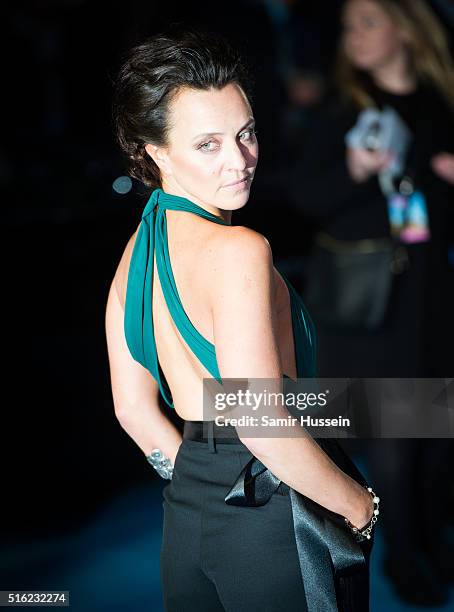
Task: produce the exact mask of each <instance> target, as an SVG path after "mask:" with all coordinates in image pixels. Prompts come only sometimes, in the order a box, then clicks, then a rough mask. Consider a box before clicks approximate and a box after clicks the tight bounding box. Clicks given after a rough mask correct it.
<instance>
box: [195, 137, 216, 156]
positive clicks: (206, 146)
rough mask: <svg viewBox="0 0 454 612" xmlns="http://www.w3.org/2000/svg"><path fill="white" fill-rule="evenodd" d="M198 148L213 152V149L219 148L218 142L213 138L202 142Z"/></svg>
mask: <svg viewBox="0 0 454 612" xmlns="http://www.w3.org/2000/svg"><path fill="white" fill-rule="evenodd" d="M198 149H200V150H201V151H205V152H208V153H211V151H215V150H216V149H217V144H216V143H215V142H214V141H213V140H209V141H208V142H202V144H201V145H199V146H198Z"/></svg>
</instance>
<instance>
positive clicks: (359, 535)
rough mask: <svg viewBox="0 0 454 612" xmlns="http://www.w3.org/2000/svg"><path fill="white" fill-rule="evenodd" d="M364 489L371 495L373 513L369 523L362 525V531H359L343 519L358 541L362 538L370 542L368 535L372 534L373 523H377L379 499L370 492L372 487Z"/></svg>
mask: <svg viewBox="0 0 454 612" xmlns="http://www.w3.org/2000/svg"><path fill="white" fill-rule="evenodd" d="M366 489H367V490H368V491H369V493H370V494H371V496H372V499H373V502H374V512H373V514H372V518H371V519H370V521H369V522H368V523H367V524H366V525H364V527H363V528H362V529H359V528H358V527H355V525H353V524H352V523H350V521H349V520H348V519H347V518H346V519H345V522H346V523H347V525H348V526H349V527H350V529H351V531H352V533H353V534H354V535H355V536H356V538H357V539H358V541H361V540H363V539H364V538H367V539H368V540H370V537H371V536H370V534H371V532H372V529H373V527H374V525H375V523H376V522H377V521H378V515H379V513H380V511H379V509H378V504H379V502H380V498H379V497H378V496H377V495H375V493H374V491H373V490H372V487H366Z"/></svg>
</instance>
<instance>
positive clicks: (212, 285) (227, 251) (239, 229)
mask: <svg viewBox="0 0 454 612" xmlns="http://www.w3.org/2000/svg"><path fill="white" fill-rule="evenodd" d="M224 230H226V231H223V232H215V233H214V234H213V236H212V240H211V243H210V244H207V245H206V247H205V249H206V256H205V257H204V261H205V262H206V266H207V270H206V277H205V278H207V279H208V287H209V293H210V294H211V298H212V300H217V299H219V297H220V296H221V297H222V296H225V295H226V294H229V293H234V294H235V295H237V296H238V295H239V293H240V292H242V291H243V289H244V288H246V287H248V286H251V285H262V286H263V287H264V288H265V287H266V286H267V285H268V284H269V283H270V282H273V281H272V278H273V269H274V267H273V254H272V251H271V246H270V243H269V241H268V239H267V238H266V237H265V236H264V235H263V234H260V233H259V232H257V231H255V230H253V229H251V228H249V227H246V226H241V225H235V226H230V227H228V228H225V227H224Z"/></svg>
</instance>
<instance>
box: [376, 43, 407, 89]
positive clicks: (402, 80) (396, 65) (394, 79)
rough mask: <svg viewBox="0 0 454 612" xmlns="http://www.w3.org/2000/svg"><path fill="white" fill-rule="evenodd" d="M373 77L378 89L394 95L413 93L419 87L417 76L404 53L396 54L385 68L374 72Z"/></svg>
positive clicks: (382, 67)
mask: <svg viewBox="0 0 454 612" xmlns="http://www.w3.org/2000/svg"><path fill="white" fill-rule="evenodd" d="M371 77H372V79H373V81H374V82H375V84H376V85H377V86H378V87H380V88H381V89H383V90H384V91H387V92H389V93H393V94H398V95H399V94H400V95H405V94H409V93H413V92H414V91H415V90H416V87H417V79H416V76H415V74H414V73H413V71H412V70H411V69H410V66H409V61H408V58H407V54H406V53H405V52H404V51H402V52H401V53H399V54H396V55H395V56H394V58H393V59H392V60H390V62H388V63H387V64H386V65H385V66H381V67H380V68H377V69H376V70H373V71H372V73H371Z"/></svg>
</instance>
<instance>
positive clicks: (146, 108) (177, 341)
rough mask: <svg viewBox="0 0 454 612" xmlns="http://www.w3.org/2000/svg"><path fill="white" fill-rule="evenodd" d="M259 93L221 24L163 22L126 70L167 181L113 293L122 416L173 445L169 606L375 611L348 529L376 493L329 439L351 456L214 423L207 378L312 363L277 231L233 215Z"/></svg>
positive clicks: (244, 179) (142, 438)
mask: <svg viewBox="0 0 454 612" xmlns="http://www.w3.org/2000/svg"><path fill="white" fill-rule="evenodd" d="M247 91H248V80H247V74H246V71H245V69H244V67H243V64H242V62H241V60H240V58H239V57H238V55H237V54H236V53H235V52H234V51H233V50H232V49H231V48H230V47H229V45H228V44H227V43H226V42H225V41H223V40H222V39H220V38H219V37H218V36H215V35H207V34H205V35H202V34H197V33H179V34H168V35H161V36H156V37H154V38H152V39H150V40H148V41H146V42H145V43H144V44H142V45H139V46H138V47H136V48H134V49H133V50H132V51H131V53H130V55H129V56H128V58H127V59H126V60H125V62H124V64H123V66H122V68H121V70H120V73H119V77H118V80H117V83H116V99H115V123H116V127H117V133H118V137H119V142H120V143H121V146H122V148H123V150H124V151H125V152H126V153H127V154H128V156H129V157H130V159H131V162H132V173H133V175H134V176H135V177H136V178H139V179H140V180H142V181H143V182H144V184H145V185H147V186H149V187H151V188H152V189H154V191H153V192H152V194H151V197H150V199H149V201H148V203H147V205H146V207H145V209H144V212H143V215H142V221H141V223H140V224H139V226H138V228H137V230H136V232H135V233H134V234H133V236H132V237H131V239H130V240H129V242H128V244H127V246H126V249H125V251H124V253H123V256H122V258H121V261H120V263H119V265H118V268H117V271H116V273H115V277H114V279H113V282H112V285H111V289H110V293H109V297H108V303H107V309H106V333H107V342H108V351H109V361H110V368H111V380H112V391H113V398H114V405H115V413H116V416H117V418H118V419H119V422H120V423H121V425H122V426H123V427H124V429H125V430H126V431H127V432H128V434H129V435H130V436H131V437H132V438H133V440H134V441H135V442H136V443H137V444H138V446H139V447H140V448H141V450H142V451H143V452H144V454H145V455H146V457H147V458H148V459H149V460H150V462H152V457H151V451H152V450H157V451H160V452H161V453H162V455H163V456H164V457H165V459H164V464H165V465H164V468H165V466H167V471H166V470H165V469H163V470H162V469H161V468H160V467H159V466H158V469H160V470H161V472H160V473H161V474H162V475H163V476H164V477H169V476H171V482H170V484H168V485H167V486H166V487H165V488H164V531H163V542H162V550H161V579H162V587H163V596H164V605H165V608H166V610H178V611H179V612H181V611H184V610H207V611H210V612H213V611H214V610H232V611H234V610H235V611H236V610H238V609H247V610H259V609H263V607H265V608H266V609H268V610H273V611H274V610H275V611H278V610H284V609H285V610H295V611H296V610H298V611H301V610H303V609H307V610H309V611H310V612H312V611H315V610H319V609H321V608H320V605H322V606H323V609H325V610H336V609H341V610H343V609H344V608H345V610H347V609H348V610H349V611H351V610H358V611H359V610H365V609H367V607H368V573H367V569H368V560H369V554H370V544H371V543H372V540H368V539H366V535H363V536H362V537H359V535H358V534H357V535H358V539H357V538H356V537H354V533H355V532H353V531H351V530H353V529H354V527H353V526H356V527H357V528H359V529H360V530H361V531H362V532H363V533H365V532H364V531H363V530H364V529H367V528H368V527H370V526H371V525H373V523H374V520H376V516H375V515H376V514H377V511H376V510H377V508H375V510H374V507H375V506H376V505H377V503H378V498H375V502H374V501H373V499H372V497H373V492H372V496H371V494H370V491H368V490H367V489H366V488H365V483H364V481H363V479H362V476H361V474H360V473H359V472H358V471H357V470H356V469H355V467H354V466H353V464H351V462H349V460H348V458H347V457H344V456H343V455H341V454H339V451H338V449H337V446H336V445H335V444H334V442H335V441H334V440H329V441H326V440H325V441H324V442H325V446H326V448H328V449H331V450H330V452H332V456H333V457H334V458H336V460H337V461H338V462H339V463H340V464H342V468H343V469H342V468H339V467H338V465H337V464H336V463H335V462H334V461H333V460H332V459H331V458H330V457H329V456H328V454H327V453H325V452H324V451H323V449H322V448H321V447H320V446H319V444H317V443H316V442H315V441H314V440H313V439H312V438H311V437H310V436H305V437H302V436H301V430H302V428H301V427H297V426H295V427H294V433H295V437H294V438H286V439H284V438H257V437H246V436H241V435H240V433H239V431H238V432H235V427H233V426H231V428H230V433H231V437H230V439H224V438H222V437H221V433H224V431H223V432H221V431H220V430H225V427H222V426H214V424H213V421H212V420H211V422H210V427H208V434H207V433H206V428H205V427H203V425H204V414H205V413H204V411H203V401H202V400H203V385H202V382H203V379H204V378H207V377H213V378H217V379H218V380H219V379H225V378H243V379H244V378H245V377H247V378H248V379H250V378H254V379H257V378H266V379H272V380H280V379H281V376H282V375H284V376H285V375H287V376H290V377H293V378H294V377H296V376H297V375H299V376H302V375H303V374H304V375H307V376H311V375H313V365H314V355H313V349H314V344H313V343H314V338H313V329H312V328H311V322H310V318H309V316H308V314H307V313H306V312H305V311H304V306H303V305H302V304H301V303H300V302H299V301H298V299H299V298H298V296H297V295H296V294H295V293H293V289H292V288H291V286H290V285H288V284H287V283H286V282H285V281H284V279H283V278H282V277H281V275H280V274H279V273H278V272H277V270H275V268H274V267H273V262H272V254H271V250H270V246H269V243H268V242H267V240H266V239H265V238H264V237H263V236H262V235H260V234H258V233H256V232H254V231H253V230H250V229H248V228H246V227H239V226H238V227H237V226H233V225H232V224H231V215H232V211H234V210H238V209H239V208H241V207H243V206H245V204H246V202H247V200H248V197H249V190H250V186H251V182H252V179H253V177H254V172H255V168H256V165H257V158H258V144H257V139H256V135H255V128H254V117H253V113H252V109H251V106H250V102H249V98H248V96H247ZM188 212H189V213H192V214H187V213H188ZM183 305H184V307H183ZM305 326H307V327H305ZM214 347H216V348H215V350H214ZM150 374H151V375H150ZM160 392H161V393H162V394H163V396H164V399H165V400H166V401H167V403H168V404H169V406H171V407H174V408H175V410H176V411H177V413H178V415H179V416H180V417H181V418H182V419H183V420H184V433H183V439H182V438H181V435H180V433H179V432H178V430H177V429H176V428H175V427H174V426H173V425H172V424H171V422H170V421H169V420H168V419H167V418H166V416H165V414H163V413H161V411H160V409H159V401H158V400H159V394H160ZM280 414H281V415H283V414H286V412H285V410H284V408H283V407H282V406H281V410H280ZM287 416H288V415H287ZM205 425H206V423H205ZM328 442H330V443H331V444H329V443H328ZM157 454H159V452H157ZM302 466H305V467H304V469H302ZM244 468H245V469H244ZM172 470H173V472H172ZM343 470H344V471H343ZM345 471H349V474H347V473H345ZM172 473H173V475H172ZM358 480H360V481H361V483H359V482H358ZM321 482H322V483H323V486H320V483H321ZM305 496H307V498H306V497H305ZM311 502H312V504H313V506H308V507H307V508H306V506H305V505H304V504H305V503H307V504H310V503H311ZM317 508H320V509H321V508H324V509H325V510H326V513H327V515H326V516H332V517H338V518H340V519H341V521H340V523H343V524H342V528H340V526H339V525H340V523H339V525H338V526H337V530H336V527H335V522H334V520H333V521H329V520H328V519H326V518H325V519H322V518H320V515H318V514H317V513H316V509H317ZM297 511H298V512H297ZM302 517H305V520H306V519H307V520H306V523H305V522H304V521H303V520H301V519H302ZM308 517H312V519H311V521H312V522H310V521H309V519H308ZM374 517H375V519H374ZM323 520H325V521H326V524H325V523H324V522H323ZM347 520H348V521H349V523H348V524H347V523H346V521H347ZM346 526H347V527H346ZM333 529H334V531H333ZM334 533H335V534H337V536H335V535H334ZM356 533H357V532H356ZM368 533H370V530H369V532H368ZM330 534H331V535H330ZM336 537H337V539H336ZM309 538H312V540H310V539H309ZM332 557H334V566H335V569H336V572H335V575H333V573H332V570H331V568H332V566H331V558H332ZM336 599H338V604H337V603H336ZM319 604H320V605H319ZM337 605H339V608H337V607H336V606H337ZM305 606H306V608H305ZM345 606H347V607H345Z"/></svg>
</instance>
